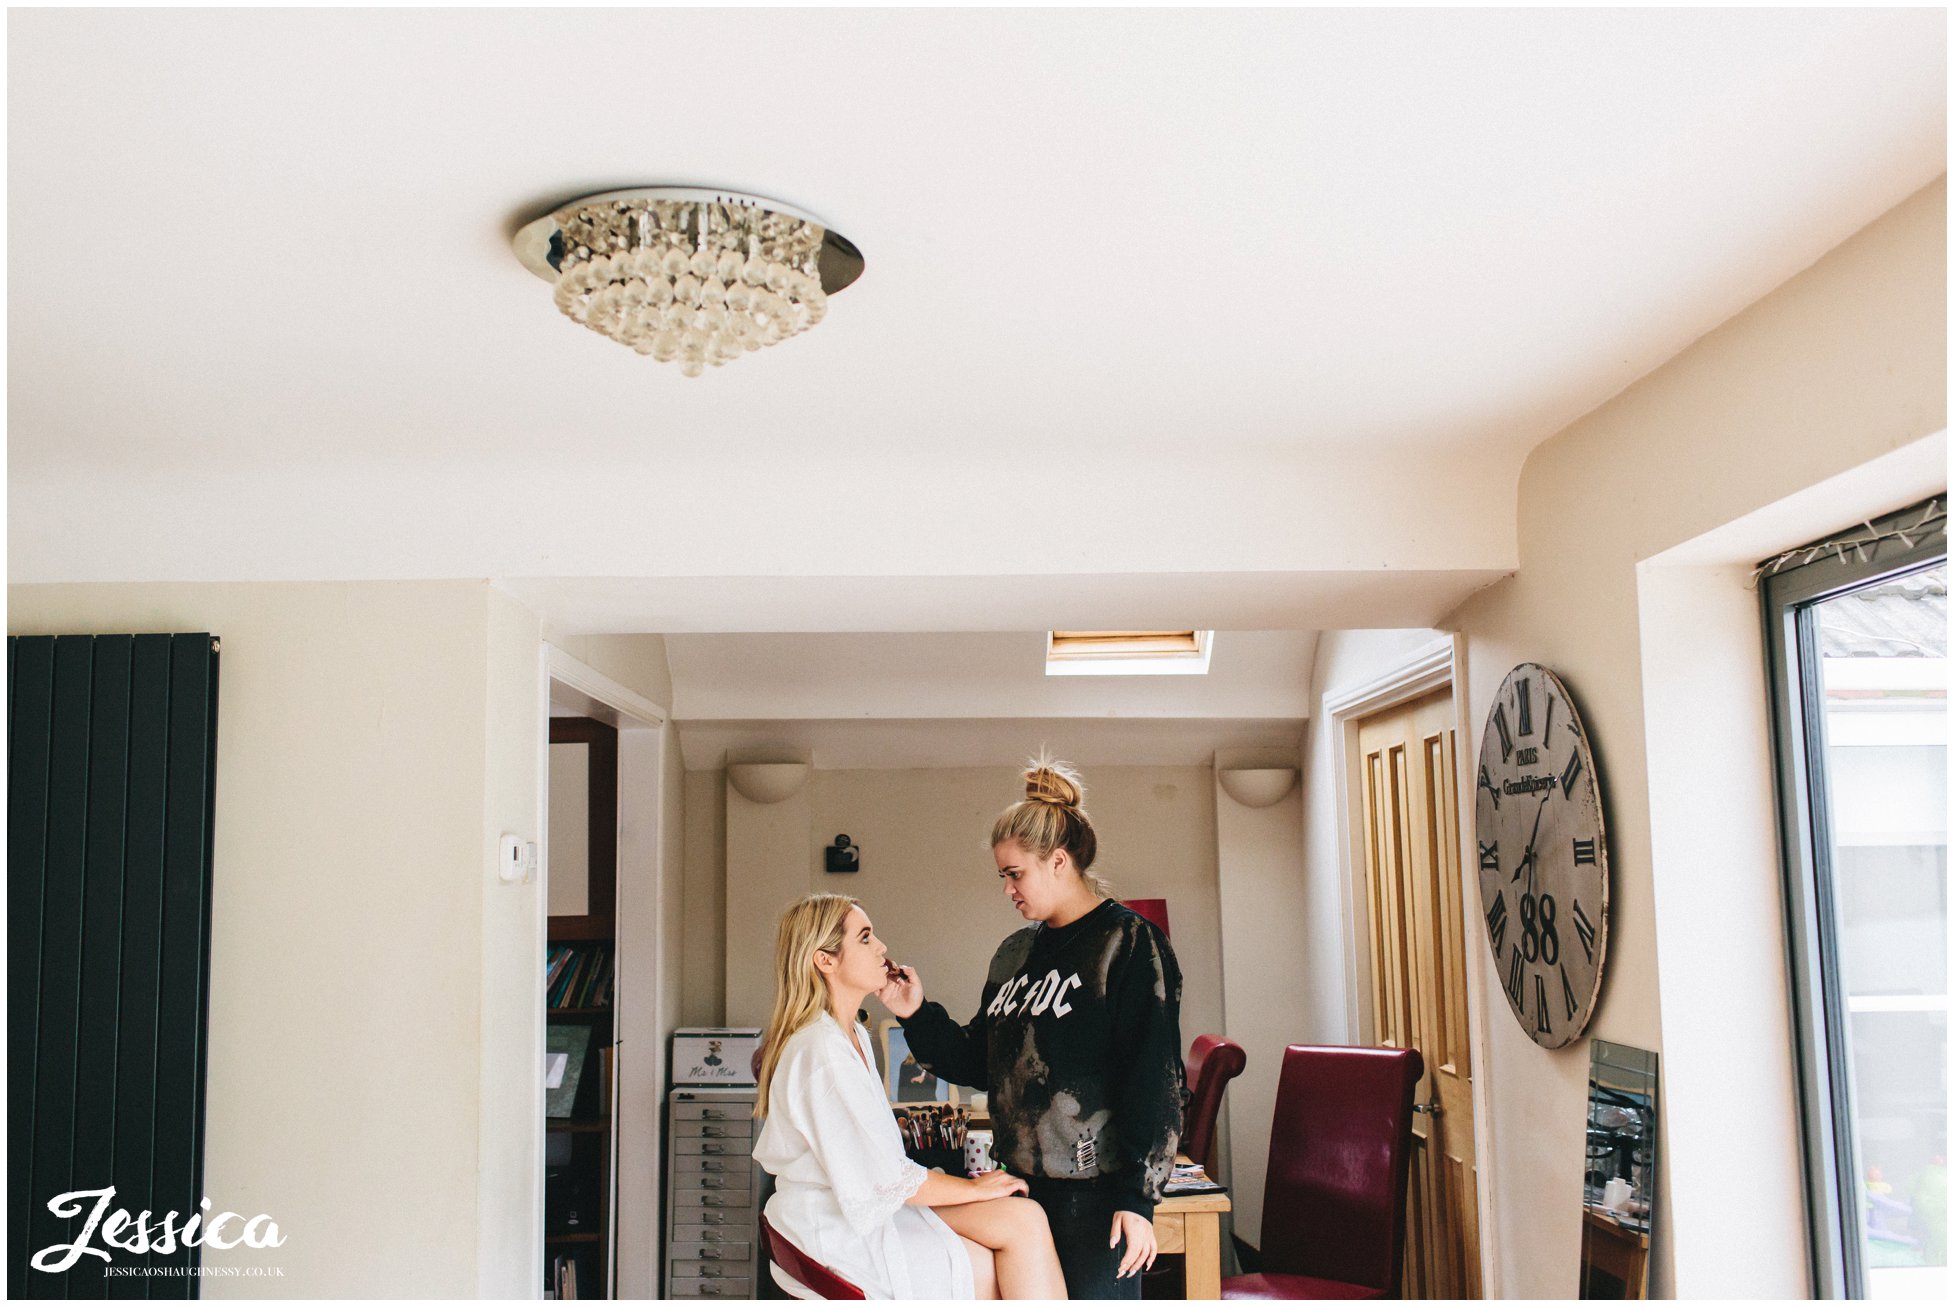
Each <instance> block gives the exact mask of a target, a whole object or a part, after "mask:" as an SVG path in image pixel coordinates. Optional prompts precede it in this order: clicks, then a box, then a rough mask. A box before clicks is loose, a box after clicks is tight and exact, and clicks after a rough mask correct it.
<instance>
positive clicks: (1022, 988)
mask: <svg viewBox="0 0 1954 1307" xmlns="http://www.w3.org/2000/svg"><path fill="white" fill-rule="evenodd" d="M1083 799H1084V791H1083V788H1082V786H1081V784H1080V780H1079V777H1078V774H1077V773H1075V772H1073V771H1072V770H1071V769H1069V768H1068V767H1066V766H1065V765H1064V764H1063V763H1052V762H1047V761H1046V760H1044V759H1040V760H1039V761H1038V762H1037V763H1035V764H1034V765H1033V766H1032V767H1031V769H1030V770H1028V771H1027V772H1026V773H1025V797H1024V799H1023V800H1022V801H1020V802H1018V803H1014V804H1012V805H1011V806H1010V807H1009V808H1006V809H1005V810H1004V812H1003V814H1002V815H1000V816H999V817H998V819H997V822H996V823H995V825H993V827H992V828H991V851H992V853H993V854H994V855H995V856H996V859H997V874H998V876H999V877H1000V878H1001V879H1002V881H1003V884H1004V892H1005V894H1006V895H1007V896H1008V897H1009V898H1010V900H1011V902H1012V903H1013V904H1014V905H1015V906H1016V907H1017V909H1018V912H1019V913H1020V914H1021V915H1023V916H1024V918H1025V919H1026V920H1027V921H1030V922H1031V923H1032V924H1031V925H1030V926H1029V927H1027V928H1026V929H1024V930H1021V931H1018V932H1017V933H1016V934H1014V935H1012V936H1011V937H1010V938H1009V939H1006V940H1005V941H1004V943H1003V944H1002V945H1000V946H999V948H998V950H997V953H996V955H995V956H994V957H993V958H992V959H991V967H990V976H989V978H988V979H987V980H986V981H985V982H984V992H983V996H982V998H981V999H980V1000H979V1001H978V1007H977V1015H976V1016H974V1017H973V1018H971V1020H970V1022H969V1024H967V1025H963V1026H959V1025H958V1024H957V1023H956V1022H955V1021H954V1020H952V1019H951V1017H950V1015H949V1013H948V1012H946V1011H944V1009H943V1006H942V1005H941V1004H939V1003H931V1002H925V1001H924V999H923V982H922V979H921V977H919V976H918V975H917V974H916V973H915V971H914V970H912V969H911V968H908V967H903V968H901V969H900V979H891V980H890V981H889V983H888V984H887V985H885V986H884V987H883V988H882V990H881V992H880V997H881V999H882V1002H883V1004H884V1005H885V1006H887V1007H888V1009H889V1010H890V1011H891V1012H893V1013H895V1015H896V1016H898V1017H900V1018H901V1019H902V1023H903V1028H904V1030H905V1031H906V1032H907V1033H908V1037H909V1047H910V1051H912V1052H913V1053H915V1055H916V1059H917V1061H919V1062H921V1063H922V1064H923V1065H924V1066H926V1067H928V1068H929V1069H930V1070H931V1071H933V1072H934V1073H935V1074H936V1075H938V1076H940V1077H942V1078H943V1079H945V1080H948V1081H950V1082H952V1083H955V1084H960V1085H971V1086H974V1087H976V1088H979V1089H984V1090H987V1091H988V1092H989V1094H990V1111H991V1123H992V1126H993V1128H994V1130H995V1133H996V1140H995V1146H996V1150H997V1160H998V1161H999V1162H1000V1163H1001V1164H1003V1165H1004V1166H1007V1167H1009V1168H1010V1169H1011V1170H1012V1171H1013V1172H1015V1173H1016V1174H1018V1175H1022V1176H1024V1177H1025V1178H1026V1179H1027V1180H1028V1181H1029V1182H1030V1196H1031V1197H1032V1198H1033V1199H1035V1200H1036V1201H1037V1203H1038V1204H1039V1206H1041V1207H1043V1208H1044V1209H1045V1214H1046V1216H1047V1217H1048V1218H1049V1219H1050V1222H1051V1228H1052V1240H1053V1242H1054V1243H1055V1244H1056V1245H1057V1247H1058V1257H1059V1262H1060V1264H1061V1265H1062V1266H1063V1267H1064V1270H1065V1284H1066V1288H1067V1290H1068V1292H1069V1293H1070V1296H1071V1297H1073V1298H1075V1299H1076V1298H1138V1297H1139V1296H1140V1278H1139V1272H1140V1271H1142V1270H1144V1269H1145V1268H1147V1267H1148V1266H1151V1265H1152V1264H1153V1259H1154V1255H1155V1251H1156V1249H1155V1242H1154V1233H1153V1207H1154V1203H1155V1202H1157V1201H1158V1200H1159V1198H1160V1192H1161V1186H1162V1185H1164V1184H1165V1183H1166V1181H1167V1177H1168V1175H1169V1174H1170V1172H1171V1171H1172V1169H1173V1164H1174V1155H1175V1151H1176V1149H1177V1148H1178V1147H1179V1144H1180V1132H1181V1097H1182V1089H1183V1087H1184V1084H1185V1079H1186V1074H1185V1070H1184V1068H1183V1067H1182V1065H1181V1035H1180V1001H1181V973H1180V966H1179V964H1178V963H1176V962H1175V960H1174V951H1173V948H1172V947H1171V946H1170V945H1169V944H1168V942H1167V937H1166V936H1165V935H1164V934H1163V933H1161V931H1160V929H1159V928H1158V927H1156V926H1155V925H1153V923H1151V922H1149V921H1148V920H1146V918H1144V917H1142V916H1140V915H1139V914H1138V913H1136V912H1134V911H1133V910H1132V909H1130V908H1128V907H1126V906H1124V905H1123V904H1121V903H1119V902H1117V901H1115V900H1114V899H1113V898H1112V897H1111V894H1112V890H1111V887H1110V886H1108V885H1107V884H1106V883H1105V882H1104V881H1102V880H1100V879H1099V878H1098V877H1097V876H1094V875H1093V874H1092V873H1091V870H1090V868H1091V867H1092V862H1093V857H1094V855H1095V854H1096V853H1097V852H1098V844H1099V841H1098V838H1097V836H1096V835H1095V834H1094V832H1093V829H1092V822H1091V821H1090V820H1088V818H1087V817H1086V813H1085V809H1084V808H1083V807H1081V806H1080V804H1081V802H1082V800H1083Z"/></svg>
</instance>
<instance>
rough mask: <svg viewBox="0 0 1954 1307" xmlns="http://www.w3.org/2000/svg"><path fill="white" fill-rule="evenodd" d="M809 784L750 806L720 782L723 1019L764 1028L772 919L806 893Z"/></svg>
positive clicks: (770, 995) (770, 989)
mask: <svg viewBox="0 0 1954 1307" xmlns="http://www.w3.org/2000/svg"><path fill="white" fill-rule="evenodd" d="M811 815H812V809H811V808H810V806H809V797H808V787H807V785H806V784H805V783H803V784H802V786H801V788H800V789H799V790H797V791H796V792H794V793H793V794H790V795H788V796H787V797H786V798H784V799H781V800H780V801H779V802H777V803H755V802H753V801H752V800H751V799H748V798H746V797H744V796H743V795H741V794H740V792H739V791H738V790H736V789H734V788H733V785H732V782H731V780H730V779H729V780H728V781H727V783H726V874H725V885H726V920H725V946H724V954H723V956H724V957H725V959H726V1024H727V1025H729V1026H764V1025H766V1023H767V1010H768V1008H769V1006H770V1005H771V1003H772V1000H773V938H774V924H775V923H776V922H777V921H779V919H780V910H781V908H782V907H783V906H785V905H786V904H788V903H791V902H793V900H794V899H796V898H798V897H799V896H800V895H802V894H805V893H806V892H807V886H808V876H809V871H808V867H807V833H808V829H809V821H810V818H811Z"/></svg>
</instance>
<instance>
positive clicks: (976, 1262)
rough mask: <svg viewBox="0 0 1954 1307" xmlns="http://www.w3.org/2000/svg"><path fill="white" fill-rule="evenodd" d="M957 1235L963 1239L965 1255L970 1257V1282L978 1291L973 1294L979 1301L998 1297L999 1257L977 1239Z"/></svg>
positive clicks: (988, 1300) (987, 1300)
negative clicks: (993, 1254)
mask: <svg viewBox="0 0 1954 1307" xmlns="http://www.w3.org/2000/svg"><path fill="white" fill-rule="evenodd" d="M957 1237H958V1238H959V1239H962V1240H963V1252H964V1256H966V1257H968V1258H969V1259H970V1283H971V1286H972V1287H973V1288H974V1289H976V1291H977V1292H976V1293H975V1294H974V1295H973V1296H974V1297H976V1299H977V1300H978V1301H979V1302H990V1301H991V1300H993V1299H995V1298H996V1297H997V1259H996V1258H995V1257H993V1256H992V1255H991V1250H990V1249H988V1248H986V1247H984V1245H983V1244H980V1243H978V1242H977V1241H976V1240H975V1239H964V1238H963V1236H962V1235H958V1236H957Z"/></svg>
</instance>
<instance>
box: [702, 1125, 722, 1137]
mask: <svg viewBox="0 0 1954 1307" xmlns="http://www.w3.org/2000/svg"><path fill="white" fill-rule="evenodd" d="M699 1133H700V1134H702V1135H704V1136H705V1137H706V1138H708V1139H724V1138H725V1137H726V1132H725V1131H724V1130H721V1129H720V1128H719V1127H718V1126H716V1125H708V1126H701V1127H699Z"/></svg>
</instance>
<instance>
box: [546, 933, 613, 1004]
mask: <svg viewBox="0 0 1954 1307" xmlns="http://www.w3.org/2000/svg"><path fill="white" fill-rule="evenodd" d="M612 975H613V964H612V958H611V946H610V945H609V944H608V943H604V942H597V943H590V944H558V945H556V946H554V947H552V948H551V949H550V951H549V957H548V959H547V964H546V966H545V969H544V972H543V992H544V995H545V998H546V1001H547V1003H548V1004H549V1006H551V1007H553V1008H595V1007H608V1006H610V1001H611V980H612Z"/></svg>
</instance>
